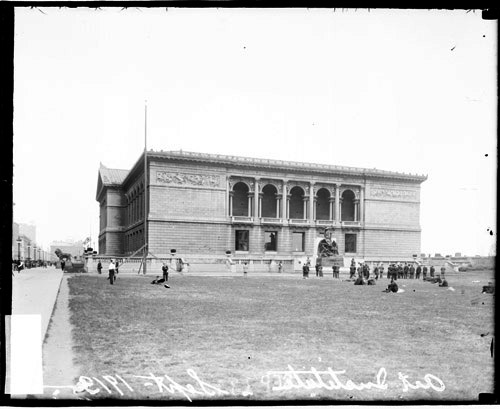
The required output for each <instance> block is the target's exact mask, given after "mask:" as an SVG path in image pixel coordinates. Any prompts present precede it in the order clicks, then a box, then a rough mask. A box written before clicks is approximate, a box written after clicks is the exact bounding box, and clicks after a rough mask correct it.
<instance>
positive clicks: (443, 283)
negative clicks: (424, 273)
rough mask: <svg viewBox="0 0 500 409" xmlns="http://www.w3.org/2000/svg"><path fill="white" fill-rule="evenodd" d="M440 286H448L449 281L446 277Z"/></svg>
mask: <svg viewBox="0 0 500 409" xmlns="http://www.w3.org/2000/svg"><path fill="white" fill-rule="evenodd" d="M439 286H440V287H448V281H446V278H445V279H444V280H443V282H442V283H441V284H439Z"/></svg>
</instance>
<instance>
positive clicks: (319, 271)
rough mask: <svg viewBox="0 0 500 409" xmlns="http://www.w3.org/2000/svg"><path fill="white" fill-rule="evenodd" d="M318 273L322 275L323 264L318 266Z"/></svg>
mask: <svg viewBox="0 0 500 409" xmlns="http://www.w3.org/2000/svg"><path fill="white" fill-rule="evenodd" d="M318 274H319V276H320V277H323V266H319V267H318Z"/></svg>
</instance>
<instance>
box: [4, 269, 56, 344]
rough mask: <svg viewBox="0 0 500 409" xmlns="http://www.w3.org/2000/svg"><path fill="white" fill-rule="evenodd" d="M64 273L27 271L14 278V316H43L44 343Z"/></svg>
mask: <svg viewBox="0 0 500 409" xmlns="http://www.w3.org/2000/svg"><path fill="white" fill-rule="evenodd" d="M62 277H63V272H62V271H61V270H60V269H56V268H54V267H47V268H41V267H38V268H32V269H25V270H23V271H21V272H20V273H17V271H15V272H14V275H13V276H12V314H13V315H15V314H41V318H42V342H43V340H44V339H45V334H46V333H47V328H48V326H49V322H50V317H51V316H52V311H53V309H54V305H55V302H56V299H57V294H58V292H59V286H60V284H61V280H62Z"/></svg>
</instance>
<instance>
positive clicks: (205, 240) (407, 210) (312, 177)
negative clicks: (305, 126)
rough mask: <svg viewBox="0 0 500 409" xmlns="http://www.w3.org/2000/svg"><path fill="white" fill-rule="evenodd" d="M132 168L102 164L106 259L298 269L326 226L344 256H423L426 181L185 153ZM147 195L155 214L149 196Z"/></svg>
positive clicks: (155, 155) (150, 157) (156, 156)
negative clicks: (146, 256)
mask: <svg viewBox="0 0 500 409" xmlns="http://www.w3.org/2000/svg"><path fill="white" fill-rule="evenodd" d="M146 156H147V164H146V169H147V181H148V182H147V185H148V188H147V189H145V186H144V179H145V178H144V169H145V166H144V159H145V155H144V154H142V155H141V157H140V158H139V159H138V161H137V162H136V164H135V165H134V166H133V167H132V169H130V170H122V169H109V168H106V167H105V166H104V165H102V164H101V166H100V169H99V173H98V181H97V194H96V200H97V201H98V202H99V205H100V232H99V254H100V255H105V256H118V257H125V256H130V255H132V254H133V253H134V252H136V251H137V250H138V249H140V248H141V246H143V244H144V240H145V238H144V217H145V215H147V226H148V228H147V230H148V243H149V251H150V253H151V254H153V255H154V256H156V257H159V258H162V257H168V256H170V254H171V250H172V249H175V250H176V253H177V254H178V255H180V256H182V257H183V258H185V259H186V260H187V261H188V262H193V263H197V262H198V263H210V262H216V260H219V262H220V261H221V260H225V259H226V258H227V257H228V254H229V252H230V257H231V258H232V259H234V260H243V259H245V260H251V262H252V263H259V262H261V263H265V262H270V261H271V260H275V261H277V260H280V261H283V262H284V263H287V264H288V263H294V262H295V261H297V260H300V259H304V258H305V257H311V258H314V257H315V256H316V254H317V245H318V242H319V241H320V240H321V239H322V238H323V234H324V231H325V228H329V230H330V231H333V234H332V237H333V239H334V240H335V242H336V243H337V247H338V251H339V255H340V256H344V257H345V258H346V259H347V258H352V257H354V258H357V259H364V260H367V261H391V260H393V261H396V260H398V261H403V260H408V261H409V260H413V257H414V255H417V254H420V236H421V229H420V221H419V218H420V185H421V183H422V182H423V181H425V180H426V179H427V176H422V175H414V174H406V173H399V172H389V171H383V170H377V169H363V168H354V167H345V166H337V165H324V164H313V163H300V162H291V161H284V160H271V159H256V158H247V157H238V156H225V155H216V154H204V153H192V152H183V151H168V152H163V151H160V152H156V151H148V152H147V155H146ZM145 192H148V202H149V203H148V209H145V208H144V203H145V201H144V194H145Z"/></svg>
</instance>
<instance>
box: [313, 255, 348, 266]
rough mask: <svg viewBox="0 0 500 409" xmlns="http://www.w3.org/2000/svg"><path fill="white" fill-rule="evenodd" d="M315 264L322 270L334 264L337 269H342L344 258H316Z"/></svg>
mask: <svg viewBox="0 0 500 409" xmlns="http://www.w3.org/2000/svg"><path fill="white" fill-rule="evenodd" d="M317 263H318V264H319V265H320V266H323V268H326V267H332V266H333V265H334V264H336V265H337V266H339V267H344V257H342V256H330V257H318V258H317Z"/></svg>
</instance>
